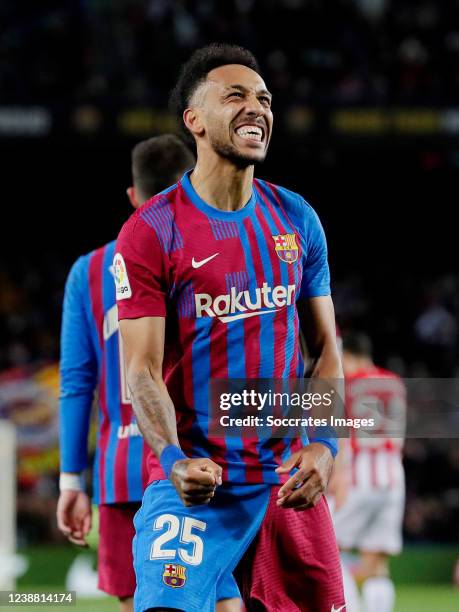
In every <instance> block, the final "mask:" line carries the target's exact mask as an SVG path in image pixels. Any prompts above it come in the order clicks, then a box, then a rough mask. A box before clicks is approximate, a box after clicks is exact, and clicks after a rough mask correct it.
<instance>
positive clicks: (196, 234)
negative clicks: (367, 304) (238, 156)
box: [170, 219, 302, 318]
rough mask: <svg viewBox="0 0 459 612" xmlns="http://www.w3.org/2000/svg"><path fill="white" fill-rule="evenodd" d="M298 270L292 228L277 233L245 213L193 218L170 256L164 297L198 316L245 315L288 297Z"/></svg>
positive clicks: (298, 255) (296, 242) (283, 302)
mask: <svg viewBox="0 0 459 612" xmlns="http://www.w3.org/2000/svg"><path fill="white" fill-rule="evenodd" d="M276 229H277V228H276ZM280 229H281V230H283V228H280ZM301 276H302V257H301V249H300V241H299V237H298V236H297V234H296V233H295V232H292V231H290V232H289V231H285V232H284V233H281V232H279V233H277V232H276V231H272V230H271V229H270V228H267V227H263V225H262V224H261V223H259V222H257V221H255V222H254V221H252V220H251V219H246V220H245V222H240V223H235V222H221V221H211V222H206V223H194V224H190V226H189V227H187V228H185V231H182V246H181V248H180V249H177V251H176V253H174V254H173V256H172V257H171V270H170V281H171V284H170V287H171V295H170V297H171V298H172V299H173V300H174V301H176V302H177V304H178V308H179V311H180V309H183V310H184V311H187V310H193V312H194V314H195V316H197V317H198V318H199V317H200V316H206V315H208V316H213V315H214V314H215V315H217V316H226V315H237V314H238V313H246V315H247V313H250V312H252V311H258V310H262V309H266V308H268V309H270V308H280V307H283V306H286V305H289V304H292V303H294V301H295V296H296V293H297V291H298V290H299V286H300V283H301ZM190 314H191V313H190Z"/></svg>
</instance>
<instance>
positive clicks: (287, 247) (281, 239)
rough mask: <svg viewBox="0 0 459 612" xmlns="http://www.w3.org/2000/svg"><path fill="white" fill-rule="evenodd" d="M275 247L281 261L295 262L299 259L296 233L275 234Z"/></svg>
mask: <svg viewBox="0 0 459 612" xmlns="http://www.w3.org/2000/svg"><path fill="white" fill-rule="evenodd" d="M273 240H274V248H275V250H276V253H277V256H278V257H279V259H280V260H281V261H285V262H286V263H293V262H295V261H296V260H297V259H298V245H297V243H296V234H279V235H278V236H273Z"/></svg>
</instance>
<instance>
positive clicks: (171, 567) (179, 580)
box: [163, 563, 186, 589]
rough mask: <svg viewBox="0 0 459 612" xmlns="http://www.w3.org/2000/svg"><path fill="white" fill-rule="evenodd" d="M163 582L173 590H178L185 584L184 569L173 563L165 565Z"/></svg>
mask: <svg viewBox="0 0 459 612" xmlns="http://www.w3.org/2000/svg"><path fill="white" fill-rule="evenodd" d="M163 582H164V584H167V586H170V587H172V588H173V589H179V588H180V587H182V586H183V585H184V584H185V582H186V567H183V565H176V564H175V563H165V564H164V572H163Z"/></svg>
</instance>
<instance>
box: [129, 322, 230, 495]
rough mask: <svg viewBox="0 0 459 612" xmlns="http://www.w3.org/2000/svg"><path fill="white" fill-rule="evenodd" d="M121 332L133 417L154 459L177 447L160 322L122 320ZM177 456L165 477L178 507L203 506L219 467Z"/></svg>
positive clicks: (215, 483) (208, 461) (218, 476)
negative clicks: (177, 498) (164, 373)
mask: <svg viewBox="0 0 459 612" xmlns="http://www.w3.org/2000/svg"><path fill="white" fill-rule="evenodd" d="M120 329H121V334H122V337H123V341H124V347H125V355H126V365H127V373H128V374H127V378H128V385H129V389H130V392H131V400H132V406H133V409H134V413H135V415H136V418H137V423H138V426H139V429H140V431H141V432H142V435H143V437H144V439H145V441H146V443H147V444H148V445H149V446H150V447H151V448H152V450H153V452H154V453H155V455H156V457H158V459H159V458H160V457H161V455H162V453H163V451H164V449H167V450H168V451H170V448H171V447H176V448H177V449H179V448H180V444H179V439H178V435H177V422H176V416H175V408H174V404H173V402H172V400H171V398H170V396H169V393H168V390H167V387H166V385H165V383H164V380H163V377H162V366H163V356H164V340H165V319H164V318H163V317H143V318H140V319H126V320H122V321H120ZM177 456H178V458H177V460H175V461H173V462H172V465H171V466H170V467H171V469H170V474H168V476H169V478H170V480H171V481H172V482H173V484H174V486H175V488H176V489H177V492H178V494H179V495H180V497H181V499H182V501H183V503H184V504H185V505H186V506H191V505H197V504H204V503H208V502H209V501H210V500H211V499H212V497H213V496H214V492H215V488H216V487H217V486H218V485H220V484H221V482H222V480H221V474H222V470H221V468H220V466H218V465H217V464H216V463H214V462H213V461H212V460H211V459H206V458H200V459H188V458H186V457H185V458H181V457H180V454H179V453H177ZM182 457H183V454H182ZM174 459H175V457H174ZM163 467H164V464H163Z"/></svg>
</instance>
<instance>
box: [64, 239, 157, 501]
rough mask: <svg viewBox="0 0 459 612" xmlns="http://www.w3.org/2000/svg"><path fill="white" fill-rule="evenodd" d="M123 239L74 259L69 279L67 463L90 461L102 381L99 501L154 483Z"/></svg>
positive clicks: (131, 494) (134, 496)
mask: <svg viewBox="0 0 459 612" xmlns="http://www.w3.org/2000/svg"><path fill="white" fill-rule="evenodd" d="M114 249H115V242H111V243H109V244H107V245H105V246H103V247H102V248H99V249H97V250H95V251H93V252H91V253H89V254H88V255H84V256H82V257H80V258H79V259H78V260H77V261H76V262H75V263H74V265H73V267H72V269H71V271H70V274H69V276H68V279H67V282H66V286H65V296H64V306H63V314H62V330H61V360H60V373H61V394H60V454H61V470H62V471H64V472H80V471H81V470H83V469H85V468H86V467H87V465H88V450H87V449H88V431H89V423H90V413H91V407H92V404H93V399H94V394H95V392H96V390H97V389H98V404H99V420H98V435H97V447H96V456H95V463H94V468H93V484H94V486H93V489H94V500H95V502H96V503H101V504H113V503H123V502H128V501H140V500H141V499H142V495H143V490H144V488H145V485H146V483H147V469H146V446H145V444H144V442H143V438H142V437H141V435H140V432H139V429H138V427H137V424H136V421H135V417H134V415H133V411H132V405H131V402H130V398H129V394H128V390H127V385H126V375H125V366H124V357H123V350H122V343H121V342H120V334H119V331H118V313H117V306H116V298H115V283H114V277H113V266H112V262H113V255H114Z"/></svg>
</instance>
